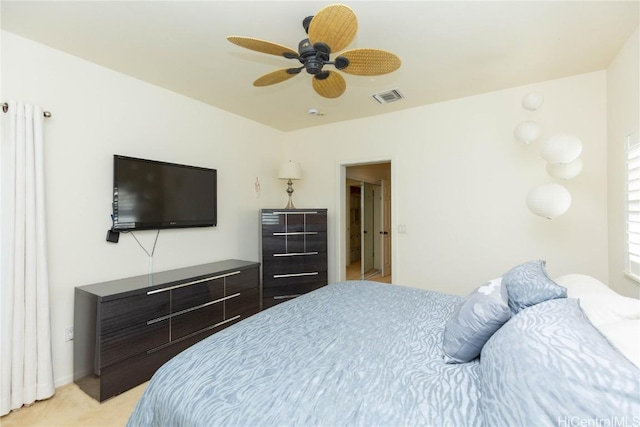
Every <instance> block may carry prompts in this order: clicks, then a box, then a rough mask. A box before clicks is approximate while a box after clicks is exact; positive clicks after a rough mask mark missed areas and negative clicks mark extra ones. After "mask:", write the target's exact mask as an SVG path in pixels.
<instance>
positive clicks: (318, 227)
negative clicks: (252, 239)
mask: <svg viewBox="0 0 640 427" xmlns="http://www.w3.org/2000/svg"><path fill="white" fill-rule="evenodd" d="M302 231H327V211H326V210H322V209H320V210H313V209H312V210H302V209H301V210H263V211H262V235H263V236H265V235H270V234H272V233H295V232H302Z"/></svg>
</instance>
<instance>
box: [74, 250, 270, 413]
mask: <svg viewBox="0 0 640 427" xmlns="http://www.w3.org/2000/svg"><path fill="white" fill-rule="evenodd" d="M259 272H260V264H259V263H257V262H251V261H242V260H233V259H232V260H225V261H219V262H214V263H210V264H203V265H197V266H193V267H186V268H181V269H176V270H169V271H163V272H158V273H154V274H152V275H145V276H136V277H129V278H126V279H119V280H113V281H109V282H103V283H96V284H93V285H86V286H80V287H76V288H75V300H74V332H75V333H74V340H73V369H74V382H75V383H76V384H78V386H79V387H80V388H81V389H82V390H83V391H84V392H85V393H87V394H88V395H90V396H91V397H93V398H94V399H96V400H98V401H99V402H102V401H104V400H106V399H108V398H110V397H112V396H115V395H117V394H120V393H122V392H124V391H126V390H128V389H130V388H132V387H135V386H136V385H138V384H141V383H143V382H145V381H147V380H148V379H149V378H151V376H152V375H153V373H154V372H155V371H156V370H157V369H158V368H159V367H160V366H161V365H162V364H164V363H165V362H166V361H168V360H169V359H170V358H172V357H173V356H175V355H176V354H178V353H179V352H181V351H182V350H184V349H186V348H187V347H189V346H191V345H193V344H195V343H196V342H198V341H200V340H202V339H204V338H206V337H208V336H209V335H211V334H213V333H215V332H218V331H220V330H222V329H224V328H226V327H227V326H229V325H231V324H233V323H235V322H237V321H239V320H241V319H244V318H246V317H248V316H251V315H252V314H255V313H257V312H258V311H259V310H260V273H259Z"/></svg>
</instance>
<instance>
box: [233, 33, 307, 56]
mask: <svg viewBox="0 0 640 427" xmlns="http://www.w3.org/2000/svg"><path fill="white" fill-rule="evenodd" d="M227 40H229V41H230V42H231V43H233V44H237V45H238V46H241V47H244V48H246V49H251V50H255V51H256V52H262V53H268V54H269V55H276V56H284V57H285V58H297V57H298V52H297V51H295V50H293V49H291V48H288V47H286V46H283V45H281V44H278V43H273V42H269V41H266V40H260V39H254V38H251V37H240V36H229V37H227Z"/></svg>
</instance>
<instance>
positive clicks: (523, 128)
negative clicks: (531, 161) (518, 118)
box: [513, 121, 540, 144]
mask: <svg viewBox="0 0 640 427" xmlns="http://www.w3.org/2000/svg"><path fill="white" fill-rule="evenodd" d="M513 134H514V135H515V137H516V139H517V140H518V141H520V142H523V143H525V144H529V143H531V142H533V141H535V140H536V139H538V137H539V136H540V125H539V124H538V123H536V122H532V121H527V122H522V123H520V124H519V125H518V126H516V128H515V129H514V131H513Z"/></svg>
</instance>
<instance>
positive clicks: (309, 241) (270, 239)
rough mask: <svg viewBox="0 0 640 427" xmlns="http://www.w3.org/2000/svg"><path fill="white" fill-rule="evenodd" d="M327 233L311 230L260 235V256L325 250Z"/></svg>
mask: <svg viewBox="0 0 640 427" xmlns="http://www.w3.org/2000/svg"><path fill="white" fill-rule="evenodd" d="M326 251H327V233H326V232H324V231H312V232H308V233H299V234H287V235H281V234H280V235H279V234H278V233H275V234H271V235H268V236H262V256H263V257H267V256H270V255H272V254H286V253H305V252H326Z"/></svg>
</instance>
